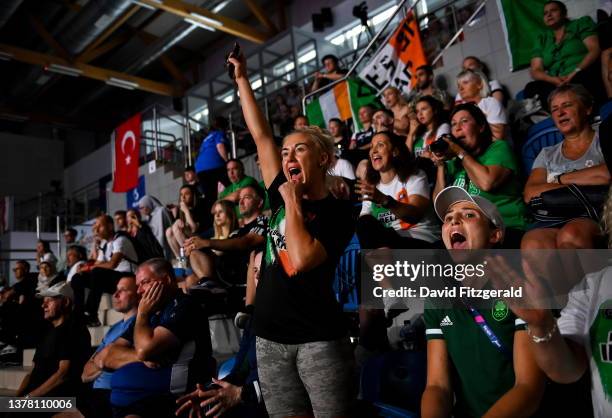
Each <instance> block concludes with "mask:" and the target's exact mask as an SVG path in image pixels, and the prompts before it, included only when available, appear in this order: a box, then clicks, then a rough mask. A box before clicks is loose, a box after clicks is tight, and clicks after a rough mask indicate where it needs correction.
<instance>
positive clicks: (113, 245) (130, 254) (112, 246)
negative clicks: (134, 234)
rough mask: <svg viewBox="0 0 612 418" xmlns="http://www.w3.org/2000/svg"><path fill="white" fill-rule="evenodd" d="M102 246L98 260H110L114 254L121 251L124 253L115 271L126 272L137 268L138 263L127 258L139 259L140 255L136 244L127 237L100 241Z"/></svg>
mask: <svg viewBox="0 0 612 418" xmlns="http://www.w3.org/2000/svg"><path fill="white" fill-rule="evenodd" d="M100 248H101V250H99V251H98V259H97V261H102V262H106V261H110V259H111V257H112V256H113V254H115V253H121V254H123V258H122V259H121V261H120V262H119V264H118V265H117V267H115V271H120V272H122V273H126V272H133V271H134V270H135V267H136V264H134V263H131V262H129V261H128V260H127V259H130V260H133V261H137V260H138V255H137V254H136V250H135V249H134V246H133V245H132V243H131V242H130V240H129V239H127V238H126V237H122V236H118V237H116V238H115V239H113V240H111V241H102V242H101V243H100Z"/></svg>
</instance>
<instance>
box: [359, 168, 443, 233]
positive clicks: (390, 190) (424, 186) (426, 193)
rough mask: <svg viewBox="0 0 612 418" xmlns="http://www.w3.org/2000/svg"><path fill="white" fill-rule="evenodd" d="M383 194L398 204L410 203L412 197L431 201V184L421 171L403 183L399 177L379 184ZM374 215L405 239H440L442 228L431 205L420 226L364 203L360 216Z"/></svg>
mask: <svg viewBox="0 0 612 418" xmlns="http://www.w3.org/2000/svg"><path fill="white" fill-rule="evenodd" d="M376 188H377V189H378V190H380V192H381V193H383V194H385V195H387V196H391V197H392V198H394V199H395V200H397V201H398V202H402V203H408V197H409V196H411V195H419V196H423V197H424V198H426V199H430V189H429V183H428V182H427V176H426V175H425V173H424V172H423V171H421V170H417V171H416V172H415V173H414V174H413V175H411V176H410V177H408V179H407V180H406V182H405V183H402V182H401V181H400V179H399V177H398V176H395V178H394V179H393V180H392V181H390V182H389V183H387V184H384V183H378V185H377V186H376ZM363 215H372V216H374V218H376V219H378V221H379V222H381V223H382V224H383V225H384V226H386V227H387V228H393V229H395V231H397V233H398V234H399V235H401V236H403V237H409V238H415V239H420V240H423V241H427V242H435V241H438V240H439V239H440V228H439V227H438V225H437V223H436V222H435V218H434V215H433V209H432V206H431V205H429V207H428V208H427V211H426V212H425V215H423V218H421V222H419V223H418V224H410V223H408V222H404V221H402V220H401V219H398V218H397V217H396V216H395V215H394V214H393V212H391V211H390V210H389V209H385V208H383V207H382V206H379V205H377V204H375V203H372V202H370V201H368V200H366V201H364V202H363V206H362V207H361V213H360V214H359V216H363Z"/></svg>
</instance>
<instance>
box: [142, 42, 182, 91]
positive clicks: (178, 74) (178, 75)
mask: <svg viewBox="0 0 612 418" xmlns="http://www.w3.org/2000/svg"><path fill="white" fill-rule="evenodd" d="M136 36H138V37H139V38H140V39H141V40H142V41H143V42H144V43H145V44H146V45H151V44H152V43H153V42H155V41H157V39H158V38H157V37H156V36H154V35H151V34H149V33H147V32H140V31H139V32H136ZM159 59H160V62H161V64H162V65H163V67H164V68H165V69H166V71H168V73H170V75H171V76H172V78H174V79H175V80H176V81H178V82H179V83H180V84H181V86H183V88H188V87H190V86H191V83H190V82H189V80H188V79H187V77H185V75H184V74H183V72H182V71H181V70H180V69H179V68H178V67H177V66H176V64H174V62H173V61H172V60H171V59H170V58H168V56H167V55H166V54H162V55H160V56H159Z"/></svg>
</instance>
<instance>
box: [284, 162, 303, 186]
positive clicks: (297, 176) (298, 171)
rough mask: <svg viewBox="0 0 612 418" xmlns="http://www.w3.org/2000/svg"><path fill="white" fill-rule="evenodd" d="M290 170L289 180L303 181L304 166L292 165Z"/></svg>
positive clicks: (294, 181)
mask: <svg viewBox="0 0 612 418" xmlns="http://www.w3.org/2000/svg"><path fill="white" fill-rule="evenodd" d="M287 169H288V170H287V171H288V172H289V181H290V182H292V183H301V182H302V181H303V178H304V176H303V174H302V168H301V167H300V166H299V165H292V166H290V167H288V168H287Z"/></svg>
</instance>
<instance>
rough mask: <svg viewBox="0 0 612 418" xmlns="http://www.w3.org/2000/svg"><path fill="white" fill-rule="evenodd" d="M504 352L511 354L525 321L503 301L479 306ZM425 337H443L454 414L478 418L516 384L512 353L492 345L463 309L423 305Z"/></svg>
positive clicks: (461, 417)
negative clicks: (450, 364)
mask: <svg viewBox="0 0 612 418" xmlns="http://www.w3.org/2000/svg"><path fill="white" fill-rule="evenodd" d="M478 311H479V313H480V314H481V315H482V316H483V317H484V319H485V320H486V322H487V324H488V325H489V327H490V328H491V330H492V331H493V333H494V334H495V335H496V336H497V338H499V340H501V343H502V344H503V346H504V348H505V349H506V351H507V353H508V354H509V353H512V348H513V345H514V334H515V332H516V331H521V330H524V329H525V322H524V321H522V320H521V319H519V318H517V317H516V316H514V315H513V313H512V311H510V309H509V308H508V305H507V304H506V303H505V302H504V301H503V300H501V299H500V300H498V301H496V302H495V304H494V308H489V309H479V310H478ZM424 319H425V328H426V337H427V340H433V339H443V340H444V341H445V342H446V348H447V350H448V355H449V358H450V360H451V363H452V366H453V367H451V370H450V374H451V382H452V388H453V392H454V394H455V399H456V400H455V405H454V408H453V416H454V417H456V418H463V417H481V416H483V415H484V413H485V412H486V411H487V410H488V409H489V408H490V407H491V406H492V405H493V404H495V402H497V401H498V400H499V398H501V397H502V396H503V395H504V394H505V393H506V392H508V391H509V390H510V389H512V387H513V386H514V383H515V376H514V366H513V363H512V359H511V356H510V355H508V354H506V353H504V352H502V351H500V350H499V349H498V348H497V347H495V346H494V345H493V344H492V342H491V341H490V340H489V338H488V337H487V336H486V334H485V333H484V331H483V330H482V329H481V328H480V326H478V325H476V323H475V321H474V318H473V317H472V315H471V314H470V312H469V311H468V310H467V309H466V308H457V309H433V308H432V305H431V303H430V302H429V301H428V302H426V305H425V315H424Z"/></svg>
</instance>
